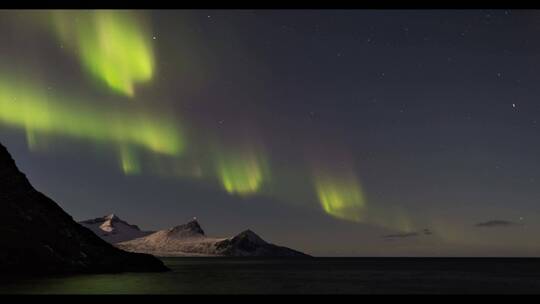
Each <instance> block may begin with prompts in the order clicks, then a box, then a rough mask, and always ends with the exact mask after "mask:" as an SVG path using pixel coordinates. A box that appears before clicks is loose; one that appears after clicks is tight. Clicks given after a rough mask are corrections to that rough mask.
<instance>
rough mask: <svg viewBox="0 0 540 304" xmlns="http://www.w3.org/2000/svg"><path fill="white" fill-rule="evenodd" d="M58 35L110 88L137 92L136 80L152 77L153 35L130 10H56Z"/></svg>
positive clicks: (55, 17)
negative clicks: (135, 87)
mask: <svg viewBox="0 0 540 304" xmlns="http://www.w3.org/2000/svg"><path fill="white" fill-rule="evenodd" d="M52 21H53V25H54V29H55V32H56V34H57V35H58V37H59V39H60V40H61V41H62V42H63V43H64V44H66V45H67V46H69V47H70V48H71V49H72V50H73V51H74V52H75V53H76V54H77V55H78V56H79V57H80V60H81V63H82V65H83V66H84V67H85V68H86V69H87V70H88V71H89V72H90V73H91V74H92V75H93V76H94V77H96V78H98V79H101V80H102V81H104V82H105V83H106V84H107V85H108V86H109V87H110V88H111V89H113V90H114V91H116V92H119V93H121V94H123V95H126V96H130V97H132V96H134V94H135V89H134V86H135V84H136V83H143V82H147V81H149V80H151V79H152V76H153V74H154V68H155V59H154V51H153V48H152V44H151V41H152V36H151V35H150V34H149V31H148V30H146V29H145V27H144V26H143V25H144V23H143V22H141V20H139V18H137V16H136V15H135V14H134V13H132V12H130V11H110V10H94V11H53V12H52Z"/></svg>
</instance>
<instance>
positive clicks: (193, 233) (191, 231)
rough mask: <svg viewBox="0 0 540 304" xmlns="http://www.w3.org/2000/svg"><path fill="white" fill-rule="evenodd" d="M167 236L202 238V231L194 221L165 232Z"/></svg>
mask: <svg viewBox="0 0 540 304" xmlns="http://www.w3.org/2000/svg"><path fill="white" fill-rule="evenodd" d="M167 236H168V237H172V238H190V237H204V236H205V234H204V230H203V229H202V228H201V225H199V222H197V220H196V219H193V220H191V221H189V222H188V223H186V224H183V225H178V226H175V227H173V228H170V229H168V230H167Z"/></svg>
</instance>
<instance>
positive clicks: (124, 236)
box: [79, 213, 152, 244]
mask: <svg viewBox="0 0 540 304" xmlns="http://www.w3.org/2000/svg"><path fill="white" fill-rule="evenodd" d="M79 224H81V225H83V226H84V227H86V228H88V229H90V230H92V231H93V232H94V233H95V234H97V235H98V236H99V237H101V238H102V239H104V240H105V241H107V242H109V243H113V244H114V243H119V242H124V241H129V240H132V239H136V238H139V237H143V236H147V235H149V234H151V233H152V231H141V229H139V227H138V226H137V225H131V224H129V223H128V222H126V221H124V220H122V219H120V217H118V216H117V215H116V214H114V213H112V214H109V215H107V216H103V217H98V218H95V219H91V220H86V221H82V222H80V223H79Z"/></svg>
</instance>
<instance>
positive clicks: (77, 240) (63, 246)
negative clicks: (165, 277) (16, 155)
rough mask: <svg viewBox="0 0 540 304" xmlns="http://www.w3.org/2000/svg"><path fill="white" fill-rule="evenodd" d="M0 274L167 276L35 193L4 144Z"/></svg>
mask: <svg viewBox="0 0 540 304" xmlns="http://www.w3.org/2000/svg"><path fill="white" fill-rule="evenodd" d="M0 240H1V241H0V273H2V274H6V273H17V274H28V273H33V274H49V273H81V272H83V273H101V272H124V271H133V272H137V271H166V270H167V268H166V267H165V266H164V265H163V263H162V262H161V261H160V260H158V259H157V258H155V257H153V256H151V255H146V254H139V253H128V252H125V251H123V250H120V249H118V248H115V247H113V246H112V245H110V244H108V243H107V242H105V241H103V240H102V239H100V238H99V237H98V236H96V235H95V234H94V233H93V232H92V231H90V230H89V229H87V228H84V227H82V226H81V225H79V224H78V223H76V222H75V221H74V220H73V219H72V218H71V216H69V215H68V214H67V213H66V212H64V211H63V210H62V208H60V207H59V206H58V205H57V204H56V203H55V202H54V201H52V200H51V199H49V198H48V197H47V196H45V195H43V194H42V193H40V192H38V191H37V190H35V189H34V188H33V187H32V185H31V184H30V182H29V181H28V179H27V178H26V176H25V175H24V174H23V173H21V172H20V171H19V170H18V168H17V167H16V165H15V162H14V160H13V159H12V158H11V156H10V154H9V153H8V151H7V150H6V148H5V147H4V146H2V145H1V144H0Z"/></svg>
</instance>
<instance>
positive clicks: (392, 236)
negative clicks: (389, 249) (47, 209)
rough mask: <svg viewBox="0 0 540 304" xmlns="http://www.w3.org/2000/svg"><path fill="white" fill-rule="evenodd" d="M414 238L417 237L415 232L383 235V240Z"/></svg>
mask: <svg viewBox="0 0 540 304" xmlns="http://www.w3.org/2000/svg"><path fill="white" fill-rule="evenodd" d="M414 236H418V233H416V232H410V233H398V234H388V235H383V238H385V239H395V238H400V239H402V238H408V237H414Z"/></svg>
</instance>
